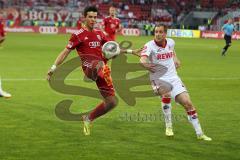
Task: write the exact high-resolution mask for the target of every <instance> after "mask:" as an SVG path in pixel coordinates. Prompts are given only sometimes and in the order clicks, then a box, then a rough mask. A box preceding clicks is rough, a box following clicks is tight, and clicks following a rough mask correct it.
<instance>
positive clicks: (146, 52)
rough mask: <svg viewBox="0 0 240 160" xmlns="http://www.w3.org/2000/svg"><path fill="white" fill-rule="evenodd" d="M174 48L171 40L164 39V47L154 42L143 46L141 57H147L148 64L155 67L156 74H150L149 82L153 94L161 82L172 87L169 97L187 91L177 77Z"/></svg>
mask: <svg viewBox="0 0 240 160" xmlns="http://www.w3.org/2000/svg"><path fill="white" fill-rule="evenodd" d="M174 46H175V42H174V40H173V39H170V38H166V45H165V46H159V45H158V44H157V43H156V42H155V41H154V40H151V41H149V42H148V43H146V44H145V45H144V49H143V51H142V52H141V56H147V57H148V59H149V62H150V63H152V64H157V65H156V72H154V73H152V72H150V80H151V83H152V87H153V90H154V92H156V93H157V92H158V89H159V88H160V86H162V82H163V81H165V82H167V83H170V84H171V86H172V91H171V96H172V98H175V97H176V96H177V95H178V94H180V93H182V92H185V91H187V90H186V88H185V86H184V85H183V83H182V81H181V79H180V78H179V77H178V75H177V71H176V67H175V64H174V59H173V58H174V56H175V52H174Z"/></svg>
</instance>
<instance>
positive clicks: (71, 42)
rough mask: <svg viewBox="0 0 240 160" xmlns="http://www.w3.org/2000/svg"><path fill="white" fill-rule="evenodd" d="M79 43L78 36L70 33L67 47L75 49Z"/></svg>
mask: <svg viewBox="0 0 240 160" xmlns="http://www.w3.org/2000/svg"><path fill="white" fill-rule="evenodd" d="M80 43H81V41H80V39H79V37H78V36H77V35H76V34H72V36H71V38H70V39H69V41H68V44H67V46H66V48H67V49H71V50H73V49H75V48H76V47H77V46H78V45H79V44H80Z"/></svg>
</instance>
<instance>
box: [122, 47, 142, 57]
mask: <svg viewBox="0 0 240 160" xmlns="http://www.w3.org/2000/svg"><path fill="white" fill-rule="evenodd" d="M142 50H143V48H139V49H135V50H132V49H121V50H120V54H132V55H135V56H138V57H141V51H142Z"/></svg>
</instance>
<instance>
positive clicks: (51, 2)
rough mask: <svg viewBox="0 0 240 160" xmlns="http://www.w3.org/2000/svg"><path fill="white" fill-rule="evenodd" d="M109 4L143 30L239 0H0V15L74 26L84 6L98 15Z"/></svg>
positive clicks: (222, 10)
mask: <svg viewBox="0 0 240 160" xmlns="http://www.w3.org/2000/svg"><path fill="white" fill-rule="evenodd" d="M112 4H115V6H116V7H117V11H118V15H117V17H119V18H120V19H121V22H122V26H123V27H125V28H139V29H141V30H142V32H143V33H145V34H149V33H150V32H151V30H152V29H153V28H154V26H155V25H156V24H158V23H161V24H165V25H167V26H173V27H174V28H182V27H183V26H181V21H183V19H184V17H185V16H186V15H187V14H188V13H189V12H191V11H193V10H204V11H208V10H211V11H212V10H215V11H217V12H218V16H223V15H224V14H226V13H227V12H228V11H229V10H231V11H234V10H238V9H239V8H240V0H230V1H228V0H11V1H9V0H0V8H1V10H0V19H5V20H6V21H7V25H9V26H19V25H23V26H28V25H33V26H34V25H41V26H70V27H75V26H76V25H77V21H78V20H81V19H82V17H83V15H82V12H83V9H84V8H85V7H86V6H88V5H95V6H97V7H98V9H99V11H100V12H99V18H100V19H101V18H103V17H105V16H107V15H108V9H109V7H110V5H112ZM216 18H217V17H216ZM213 22H214V21H213ZM185 28H186V26H185Z"/></svg>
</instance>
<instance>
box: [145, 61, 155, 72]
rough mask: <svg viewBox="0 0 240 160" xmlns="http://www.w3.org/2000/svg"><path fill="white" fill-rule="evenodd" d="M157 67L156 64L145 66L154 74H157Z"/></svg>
mask: <svg viewBox="0 0 240 160" xmlns="http://www.w3.org/2000/svg"><path fill="white" fill-rule="evenodd" d="M156 66H157V65H156V64H152V63H146V64H144V67H145V68H146V69H147V70H149V71H150V72H152V73H155V72H156V71H157V69H156Z"/></svg>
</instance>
